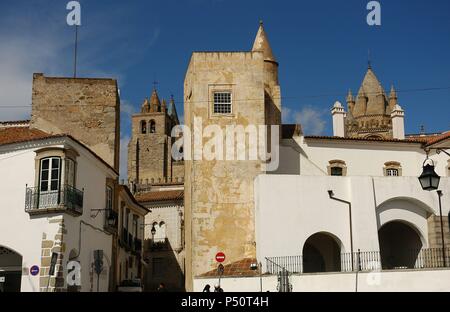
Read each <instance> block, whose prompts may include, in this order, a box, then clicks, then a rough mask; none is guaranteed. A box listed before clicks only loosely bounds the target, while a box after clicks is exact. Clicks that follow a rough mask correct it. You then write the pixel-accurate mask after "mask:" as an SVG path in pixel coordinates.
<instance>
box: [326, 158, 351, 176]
mask: <svg viewBox="0 0 450 312" xmlns="http://www.w3.org/2000/svg"><path fill="white" fill-rule="evenodd" d="M332 168H341V169H342V176H343V177H345V176H347V164H346V163H345V161H343V160H340V159H333V160H330V161H329V162H328V166H327V172H328V175H329V176H331V169H332Z"/></svg>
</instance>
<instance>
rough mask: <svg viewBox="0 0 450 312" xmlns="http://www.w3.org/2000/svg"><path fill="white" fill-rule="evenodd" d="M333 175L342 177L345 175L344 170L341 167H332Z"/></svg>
mask: <svg viewBox="0 0 450 312" xmlns="http://www.w3.org/2000/svg"><path fill="white" fill-rule="evenodd" d="M331 175H332V176H339V177H341V176H342V175H343V169H342V168H341V167H331Z"/></svg>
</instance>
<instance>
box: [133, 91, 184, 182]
mask: <svg viewBox="0 0 450 312" xmlns="http://www.w3.org/2000/svg"><path fill="white" fill-rule="evenodd" d="M178 124H179V121H178V116H177V112H176V108H175V102H174V100H173V98H172V99H171V101H170V104H169V107H167V105H166V101H165V100H163V101H162V102H161V101H160V100H159V97H158V94H157V92H156V90H153V93H152V96H151V98H150V100H148V99H145V100H144V103H143V104H142V108H141V112H140V113H139V114H136V115H133V116H132V136H131V140H130V143H129V145H128V180H129V181H130V183H133V184H138V185H143V184H154V183H165V182H171V181H182V180H183V177H184V165H183V161H177V160H174V159H173V158H172V153H171V150H172V145H173V144H174V141H175V139H174V138H172V137H171V131H172V128H173V127H174V126H176V125H178Z"/></svg>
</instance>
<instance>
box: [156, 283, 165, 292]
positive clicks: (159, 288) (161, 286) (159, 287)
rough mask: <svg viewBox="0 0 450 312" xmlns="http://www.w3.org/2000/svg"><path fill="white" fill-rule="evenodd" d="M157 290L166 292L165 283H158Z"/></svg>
mask: <svg viewBox="0 0 450 312" xmlns="http://www.w3.org/2000/svg"><path fill="white" fill-rule="evenodd" d="M157 291H158V292H167V289H166V285H164V283H160V284H159V286H158V289H157Z"/></svg>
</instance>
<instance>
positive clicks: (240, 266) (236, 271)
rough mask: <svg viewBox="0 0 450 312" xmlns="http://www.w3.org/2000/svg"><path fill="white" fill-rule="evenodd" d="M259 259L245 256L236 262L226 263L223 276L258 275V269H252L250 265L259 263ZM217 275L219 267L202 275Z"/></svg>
mask: <svg viewBox="0 0 450 312" xmlns="http://www.w3.org/2000/svg"><path fill="white" fill-rule="evenodd" d="M257 262H258V261H257V260H256V259H254V258H244V259H241V260H238V261H236V262H232V263H230V264H226V265H224V271H223V275H222V276H258V275H259V271H258V270H252V269H250V266H251V265H252V264H253V263H257ZM212 276H214V277H216V276H218V272H217V269H214V270H211V271H209V272H206V273H204V274H202V275H200V277H212Z"/></svg>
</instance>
